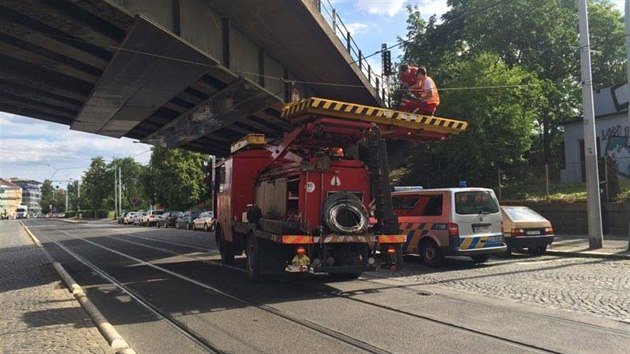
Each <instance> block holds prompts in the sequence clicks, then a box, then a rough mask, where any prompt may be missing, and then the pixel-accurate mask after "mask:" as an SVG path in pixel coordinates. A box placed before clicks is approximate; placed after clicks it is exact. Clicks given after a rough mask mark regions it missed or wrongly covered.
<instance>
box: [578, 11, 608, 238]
mask: <svg viewBox="0 0 630 354" xmlns="http://www.w3.org/2000/svg"><path fill="white" fill-rule="evenodd" d="M578 12H579V15H580V67H581V74H582V102H583V105H584V110H583V114H584V116H583V120H584V162H585V164H586V166H585V167H586V198H587V199H586V208H587V215H588V235H589V239H588V244H589V248H590V249H598V248H602V246H603V235H602V219H601V210H602V209H601V208H602V206H601V203H600V197H599V194H600V191H599V175H598V171H597V145H596V143H595V142H596V132H595V114H594V111H593V79H592V73H591V51H590V49H591V48H590V44H589V35H588V10H587V7H586V0H578Z"/></svg>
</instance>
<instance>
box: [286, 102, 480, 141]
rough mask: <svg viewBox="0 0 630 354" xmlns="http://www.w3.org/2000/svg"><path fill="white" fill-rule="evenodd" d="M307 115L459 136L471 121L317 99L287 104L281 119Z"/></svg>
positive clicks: (292, 118)
mask: <svg viewBox="0 0 630 354" xmlns="http://www.w3.org/2000/svg"><path fill="white" fill-rule="evenodd" d="M307 114H316V115H324V116H327V117H332V118H346V119H351V120H357V121H362V122H372V123H376V124H384V125H389V126H397V127H401V128H406V129H414V130H422V131H424V132H434V133H439V134H448V135H453V134H459V133H461V132H463V131H464V130H466V127H468V122H464V121H461V120H455V119H448V118H439V117H434V116H425V115H422V114H414V113H407V112H401V111H394V110H391V109H387V108H380V107H371V106H364V105H360V104H355V103H348V102H341V101H334V100H329V99H325V98H318V97H310V98H306V99H302V100H299V101H296V102H291V103H287V104H286V105H284V107H283V108H282V118H286V119H288V120H294V119H298V118H304V116H305V115H307Z"/></svg>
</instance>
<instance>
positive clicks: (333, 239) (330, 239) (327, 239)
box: [314, 235, 374, 243]
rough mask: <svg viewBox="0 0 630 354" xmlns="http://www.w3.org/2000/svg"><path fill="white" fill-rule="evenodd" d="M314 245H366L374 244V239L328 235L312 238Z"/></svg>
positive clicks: (370, 237)
mask: <svg viewBox="0 0 630 354" xmlns="http://www.w3.org/2000/svg"><path fill="white" fill-rule="evenodd" d="M314 241H315V243H366V242H374V237H372V236H371V235H366V236H348V235H329V236H316V237H315V238H314Z"/></svg>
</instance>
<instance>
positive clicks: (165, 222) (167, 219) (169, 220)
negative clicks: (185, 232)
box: [157, 210, 184, 227]
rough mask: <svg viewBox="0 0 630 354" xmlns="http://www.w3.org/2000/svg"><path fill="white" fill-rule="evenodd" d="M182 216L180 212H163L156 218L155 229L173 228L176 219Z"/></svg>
mask: <svg viewBox="0 0 630 354" xmlns="http://www.w3.org/2000/svg"><path fill="white" fill-rule="evenodd" d="M182 215H184V213H182V212H181V211H172V210H169V211H165V212H164V213H163V214H162V215H159V216H158V218H157V227H169V226H172V227H175V222H176V221H177V218H178V217H180V216H182Z"/></svg>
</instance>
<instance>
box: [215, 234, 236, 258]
mask: <svg viewBox="0 0 630 354" xmlns="http://www.w3.org/2000/svg"><path fill="white" fill-rule="evenodd" d="M216 242H217V247H219V253H221V263H223V264H228V265H231V264H234V251H233V250H232V249H233V246H232V244H231V243H230V242H227V241H226V240H225V237H223V231H222V230H221V228H220V227H218V228H217V233H216Z"/></svg>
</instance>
